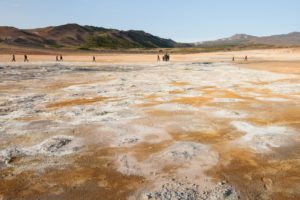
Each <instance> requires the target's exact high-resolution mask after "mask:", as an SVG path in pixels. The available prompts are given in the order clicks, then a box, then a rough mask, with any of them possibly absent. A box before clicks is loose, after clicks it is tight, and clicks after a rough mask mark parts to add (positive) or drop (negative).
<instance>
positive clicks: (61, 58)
mask: <svg viewBox="0 0 300 200" xmlns="http://www.w3.org/2000/svg"><path fill="white" fill-rule="evenodd" d="M60 61H61V62H62V61H64V59H63V56H62V55H61V54H60Z"/></svg>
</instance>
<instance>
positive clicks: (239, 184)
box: [0, 50, 300, 200]
mask: <svg viewBox="0 0 300 200" xmlns="http://www.w3.org/2000/svg"><path fill="white" fill-rule="evenodd" d="M285 51H287V52H285ZM288 51H289V50H282V52H275V55H276V57H277V58H280V59H279V61H271V59H272V57H269V59H267V58H266V57H267V56H268V55H269V54H267V52H257V53H256V54H253V56H257V57H256V58H255V60H253V61H250V62H249V63H248V64H245V63H244V62H240V61H238V62H237V63H228V62H222V61H221V60H222V58H223V57H222V56H224V57H225V56H229V53H218V55H216V54H215V56H216V57H217V60H216V61H214V62H211V63H203V62H202V61H204V59H205V58H204V57H201V58H200V57H197V56H195V55H194V57H190V58H191V59H192V58H193V59H194V61H191V62H187V61H186V60H184V59H187V57H185V56H186V55H182V57H180V55H177V56H175V59H178V60H177V61H176V62H171V63H150V62H145V63H142V62H140V63H135V64H132V63H131V64H130V63H129V62H131V61H132V60H130V59H129V60H126V61H128V62H124V63H115V64H114V63H106V64H104V63H88V62H86V63H78V62H65V63H54V62H46V61H45V62H33V63H28V64H23V63H14V64H11V63H2V64H1V65H0V80H1V81H0V91H1V95H0V124H1V126H0V180H1V181H0V199H1V200H2V199H190V200H192V199H299V198H300V193H299V191H300V187H299V185H300V184H299V183H300V178H299V177H300V170H299V169H300V162H299V155H300V145H299V133H300V79H299V78H300V76H299V67H298V66H299V65H298V63H299V62H298V61H297V58H298V54H297V53H293V52H292V56H291V57H285V56H286V54H290V52H288ZM244 53H246V52H241V53H240V55H242V54H244ZM248 53H249V52H248ZM252 53H253V52H252ZM258 53H260V55H262V56H261V57H259V56H258V55H257V54H258ZM223 54H224V55H223ZM120 57H122V56H120ZM250 57H251V56H250ZM183 58H184V59H183ZM284 58H286V60H284ZM139 59H140V58H139ZM149 59H150V57H149ZM206 59H207V60H208V61H213V55H211V57H207V58H206ZM263 59H265V60H266V61H263ZM122 61H124V60H122Z"/></svg>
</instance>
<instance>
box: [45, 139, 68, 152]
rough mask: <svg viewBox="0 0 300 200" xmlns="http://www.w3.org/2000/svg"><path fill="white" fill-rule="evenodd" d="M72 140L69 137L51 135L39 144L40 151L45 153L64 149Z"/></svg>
mask: <svg viewBox="0 0 300 200" xmlns="http://www.w3.org/2000/svg"><path fill="white" fill-rule="evenodd" d="M70 142H72V138H71V137H53V138H51V139H49V140H46V141H45V142H43V143H42V145H41V147H42V148H41V151H43V152H47V153H58V152H62V151H64V150H65V148H64V147H65V146H66V145H68V144H69V143H70Z"/></svg>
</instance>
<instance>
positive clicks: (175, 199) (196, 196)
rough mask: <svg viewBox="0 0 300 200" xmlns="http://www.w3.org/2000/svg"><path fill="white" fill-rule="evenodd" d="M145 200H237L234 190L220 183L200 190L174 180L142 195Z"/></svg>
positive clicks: (197, 187) (237, 196)
mask: <svg viewBox="0 0 300 200" xmlns="http://www.w3.org/2000/svg"><path fill="white" fill-rule="evenodd" d="M142 199H145V200H238V199H240V197H239V195H238V194H237V192H236V191H235V189H234V188H233V187H232V186H230V185H229V184H227V183H226V182H225V181H222V182H220V183H218V184H216V185H215V186H214V187H213V188H212V189H205V190H204V191H203V190H202V189H200V186H199V185H197V184H192V183H182V182H179V181H177V180H175V179H172V181H169V182H167V183H165V184H163V185H162V186H161V187H160V189H159V190H157V191H155V192H149V193H146V194H144V195H143V198H142Z"/></svg>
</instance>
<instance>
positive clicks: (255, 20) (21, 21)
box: [0, 0, 300, 42]
mask: <svg viewBox="0 0 300 200" xmlns="http://www.w3.org/2000/svg"><path fill="white" fill-rule="evenodd" d="M299 9H300V0H0V26H4V25H5V26H15V27H18V28H36V27H44V26H50V25H61V24H65V23H78V24H81V25H94V26H102V27H107V28H117V29H122V30H129V29H137V30H145V31H147V32H150V33H152V34H154V35H158V36H161V37H165V38H171V39H174V40H176V41H181V42H195V41H204V40H212V39H219V38H223V37H228V36H231V35H233V34H235V33H247V34H252V35H258V36H261V35H272V34H281V33H288V32H293V31H300V11H299Z"/></svg>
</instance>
